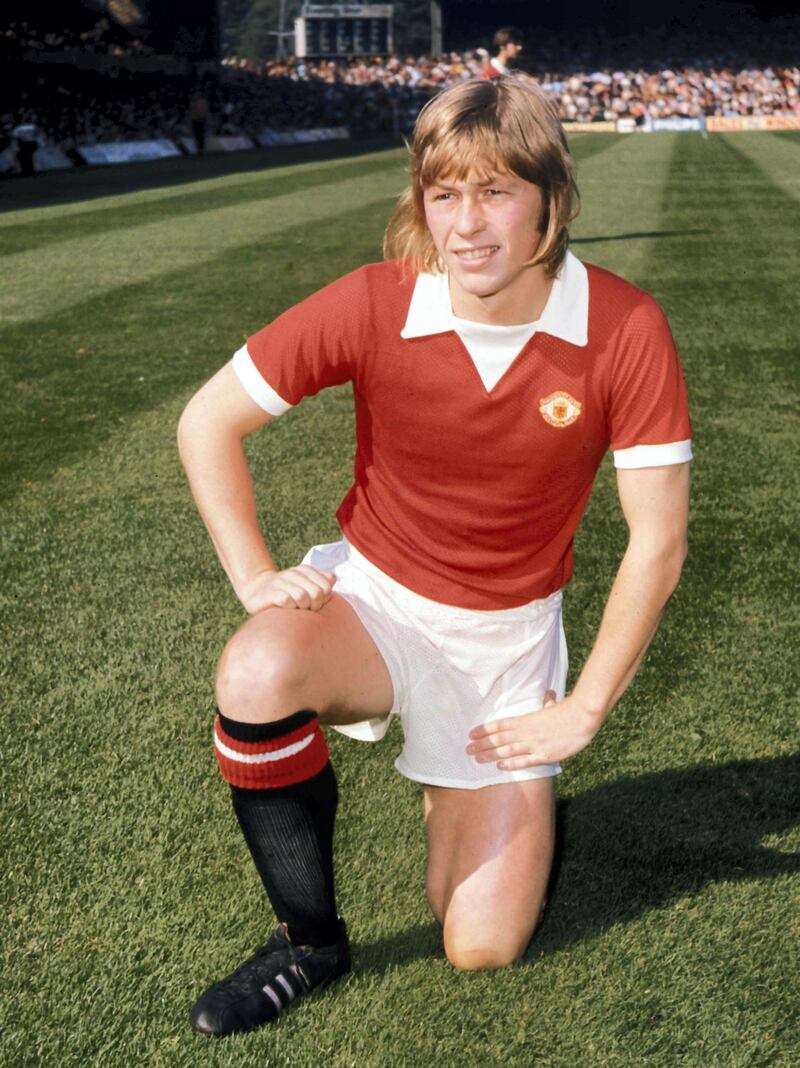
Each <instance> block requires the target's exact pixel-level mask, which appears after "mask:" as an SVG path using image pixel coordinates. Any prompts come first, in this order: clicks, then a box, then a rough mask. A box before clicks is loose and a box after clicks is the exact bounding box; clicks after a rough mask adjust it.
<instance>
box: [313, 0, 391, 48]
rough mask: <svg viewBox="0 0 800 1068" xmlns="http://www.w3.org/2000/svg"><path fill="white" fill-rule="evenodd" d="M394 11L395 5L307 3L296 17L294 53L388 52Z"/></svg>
mask: <svg viewBox="0 0 800 1068" xmlns="http://www.w3.org/2000/svg"><path fill="white" fill-rule="evenodd" d="M393 13H394V7H393V5H392V4H325V5H321V4H304V5H303V9H302V14H301V15H300V17H299V18H296V19H295V20H294V52H295V55H296V56H300V57H304V56H331V57H334V56H366V55H371V56H380V55H389V54H390V53H391V52H392V51H393V50H394V39H393V34H392V15H393Z"/></svg>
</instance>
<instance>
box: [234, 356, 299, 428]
mask: <svg viewBox="0 0 800 1068" xmlns="http://www.w3.org/2000/svg"><path fill="white" fill-rule="evenodd" d="M231 363H232V364H233V369H234V371H235V372H236V376H237V378H238V379H239V381H240V382H241V383H242V385H243V386H244V388H245V389H246V390H247V392H248V393H249V394H250V396H251V397H252V399H253V400H254V401H255V402H256V404H257V405H258V406H259V408H263V409H264V411H265V412H269V414H270V415H275V416H277V415H283V413H284V412H288V411H289V409H290V408H292V407H293V405H291V404H289V402H288V401H285V400H284V399H283V397H281V396H280V394H278V393H276V392H275V390H274V389H273V388H272V386H270V385H268V384H267V383H266V382H265V381H264V379H263V378H262V377H261V372H260V371H259V370H258V368H257V367H256V365H255V364H254V363H253V361H252V359H251V357H250V353H249V352H248V351H247V345H242V347H241V348H240V349H239V351H238V352H236V353H234V357H233V360H232V361H231Z"/></svg>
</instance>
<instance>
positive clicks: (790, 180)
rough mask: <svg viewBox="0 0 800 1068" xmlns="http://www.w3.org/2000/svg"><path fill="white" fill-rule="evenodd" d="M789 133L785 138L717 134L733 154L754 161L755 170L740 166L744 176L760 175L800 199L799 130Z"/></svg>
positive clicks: (761, 135) (743, 134)
mask: <svg viewBox="0 0 800 1068" xmlns="http://www.w3.org/2000/svg"><path fill="white" fill-rule="evenodd" d="M783 132H784V133H785V132H787V131H783ZM788 133H789V136H788V137H784V136H782V135H781V133H779V134H778V135H775V134H764V133H749V132H746V133H733V134H719V135H718V136H719V137H721V138H722V139H723V140H724V142H725V143H726V144H727V145H728V147H729V148H731V149H732V150H733V152H734V153H735V154H737V155H738V156H740V157H741V158H742V159H747V160H749V161H750V162H751V163H754V164H755V166H756V170H755V171H753V170H752V168H746V167H743V168H742V172H743V176H744V175H750V176H752V177H757V176H760V177H761V178H762V180H766V181H767V182H769V183H770V184H771V185H774V186H777V188H778V189H780V190H781V192H782V193H784V194H786V195H787V196H790V197H792V198H793V199H794V200H800V132H798V133H797V134H795V135H794V136H792V134H791V131H788Z"/></svg>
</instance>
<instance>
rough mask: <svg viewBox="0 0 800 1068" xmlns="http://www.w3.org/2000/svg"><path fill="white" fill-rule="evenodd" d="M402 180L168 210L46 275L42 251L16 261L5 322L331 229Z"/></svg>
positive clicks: (52, 253) (62, 258) (72, 249)
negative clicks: (298, 231) (299, 233)
mask: <svg viewBox="0 0 800 1068" xmlns="http://www.w3.org/2000/svg"><path fill="white" fill-rule="evenodd" d="M402 181H403V180H402V174H400V173H398V176H397V180H396V181H395V182H392V181H389V180H387V181H375V180H374V178H373V177H372V176H370V175H367V176H366V177H356V178H346V179H344V180H343V181H332V182H330V183H326V184H324V185H321V186H316V187H315V188H314V190H313V192H306V191H304V190H300V191H299V192H291V193H286V194H284V195H283V196H275V197H271V198H270V199H269V200H268V201H266V202H262V201H261V200H256V201H249V202H247V203H244V204H234V205H231V206H224V207H220V208H214V209H209V210H208V211H206V212H205V214H204V215H203V216H202V222H201V223H198V220H197V219H196V218H195V217H194V216H189V217H179V218H172V216H171V215H170V213H169V210H168V209H167V208H165V214H164V217H163V218H162V219H161V220H159V221H152V222H147V223H144V224H142V225H132V226H131V227H130V228H129V229H127V230H124V231H122V230H114V231H112V232H111V233H108V234H97V235H93V236H90V237H86V238H75V239H73V240H71V241H65V242H63V243H62V244H60V245H58V246H56V247H55V248H52V249H50V250H49V252H48V256H47V270H46V271H43V270H42V260H41V257H40V255H39V252H38V251H37V250H33V251H31V252H21V253H17V254H15V255H13V256H8V257H7V258H6V259H5V261H4V268H5V271H6V272H7V273H6V278H5V282H4V285H3V294H2V320H0V322H2V324H3V325H6V324H14V323H33V322H36V321H37V320H41V319H42V318H43V317H44V316H47V315H52V313H53V312H54V311H61V310H64V309H65V308H68V307H70V306H71V305H73V304H77V303H79V302H81V301H82V300H84V299H85V295H86V293H87V292H90V293H93V294H95V295H101V294H102V295H104V297H105V298H106V299H107V300H108V301H112V300H114V299H115V297H114V291H115V290H117V289H119V288H121V287H124V286H128V285H130V284H132V283H136V282H144V281H146V280H148V279H156V278H158V277H159V276H161V275H164V274H166V273H168V272H170V271H174V270H177V269H180V268H181V267H188V266H190V265H192V266H198V265H200V264H203V263H209V262H211V261H212V260H214V259H217V258H218V257H219V255H220V253H222V252H225V251H228V250H231V249H235V248H237V247H238V246H239V245H242V244H247V243H251V242H252V241H254V240H256V239H261V240H266V239H268V238H270V237H271V236H272V235H274V234H279V233H286V232H288V231H291V230H292V229H293V228H294V227H296V226H297V225H298V224H323V223H325V222H326V221H327V220H328V219H330V218H333V217H336V216H337V215H340V214H346V213H347V211H348V210H349V208H350V206H351V205H352V204H353V203H354V202H358V203H359V204H360V205H361V206H362V207H363V208H365V209H366V208H368V207H370V206H372V205H374V204H377V203H381V202H386V201H387V200H389V199H391V198H393V197H394V196H396V195H397V194H398V193H399V191H400V189H401V188H402ZM278 264H279V260H278V261H276V263H275V266H276V267H277V266H278Z"/></svg>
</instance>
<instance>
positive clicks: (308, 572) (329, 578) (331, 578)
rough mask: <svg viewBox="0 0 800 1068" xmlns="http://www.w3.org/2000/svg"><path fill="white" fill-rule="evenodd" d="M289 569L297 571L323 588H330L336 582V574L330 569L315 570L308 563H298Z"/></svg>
mask: <svg viewBox="0 0 800 1068" xmlns="http://www.w3.org/2000/svg"><path fill="white" fill-rule="evenodd" d="M291 570H292V571H295V572H299V573H300V574H301V575H303V576H304V577H305V578H307V579H310V580H311V582H313V583H315V584H316V585H317V586H319V587H320V589H323V590H327V591H329V590H331V589H332V588H333V585H334V583H335V582H336V576H335V575H334V574H333V572H332V571H317V569H316V568H315V567H311V566H310V565H309V564H298V565H297V567H293V568H292V569H291Z"/></svg>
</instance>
